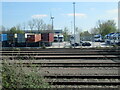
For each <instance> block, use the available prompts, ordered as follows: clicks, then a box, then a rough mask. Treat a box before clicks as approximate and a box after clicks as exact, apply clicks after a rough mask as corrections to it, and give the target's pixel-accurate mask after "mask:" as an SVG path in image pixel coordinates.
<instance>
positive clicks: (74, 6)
mask: <svg viewBox="0 0 120 90" xmlns="http://www.w3.org/2000/svg"><path fill="white" fill-rule="evenodd" d="M73 12H74V48H75V2H73Z"/></svg>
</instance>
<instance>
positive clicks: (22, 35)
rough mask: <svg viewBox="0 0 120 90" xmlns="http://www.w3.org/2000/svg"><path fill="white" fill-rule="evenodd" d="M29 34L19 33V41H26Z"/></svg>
mask: <svg viewBox="0 0 120 90" xmlns="http://www.w3.org/2000/svg"><path fill="white" fill-rule="evenodd" d="M26 39H27V34H17V43H25V42H26Z"/></svg>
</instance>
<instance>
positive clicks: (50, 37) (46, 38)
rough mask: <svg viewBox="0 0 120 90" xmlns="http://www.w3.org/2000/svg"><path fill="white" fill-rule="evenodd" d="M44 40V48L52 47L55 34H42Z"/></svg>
mask: <svg viewBox="0 0 120 90" xmlns="http://www.w3.org/2000/svg"><path fill="white" fill-rule="evenodd" d="M41 39H42V46H43V45H45V46H51V45H52V42H53V41H54V34H53V33H42V34H41Z"/></svg>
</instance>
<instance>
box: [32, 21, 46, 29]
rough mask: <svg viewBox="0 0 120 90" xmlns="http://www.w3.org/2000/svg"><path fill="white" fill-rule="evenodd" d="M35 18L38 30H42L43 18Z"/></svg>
mask: <svg viewBox="0 0 120 90" xmlns="http://www.w3.org/2000/svg"><path fill="white" fill-rule="evenodd" d="M34 20H35V22H36V25H35V26H36V28H37V30H38V31H39V30H42V27H43V23H44V22H43V20H42V19H34Z"/></svg>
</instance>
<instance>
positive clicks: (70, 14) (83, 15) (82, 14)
mask: <svg viewBox="0 0 120 90" xmlns="http://www.w3.org/2000/svg"><path fill="white" fill-rule="evenodd" d="M67 16H74V14H73V13H68V14H67ZM75 16H76V17H86V16H87V15H86V14H84V13H75Z"/></svg>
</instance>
